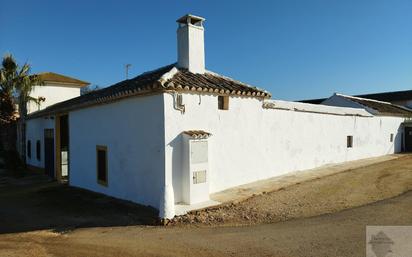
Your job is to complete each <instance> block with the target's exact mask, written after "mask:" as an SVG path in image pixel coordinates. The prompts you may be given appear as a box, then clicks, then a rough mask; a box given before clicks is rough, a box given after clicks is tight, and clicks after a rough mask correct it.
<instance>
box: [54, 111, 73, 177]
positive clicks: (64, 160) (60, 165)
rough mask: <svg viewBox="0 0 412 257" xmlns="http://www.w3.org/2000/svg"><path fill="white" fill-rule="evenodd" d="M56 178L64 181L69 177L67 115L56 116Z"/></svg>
mask: <svg viewBox="0 0 412 257" xmlns="http://www.w3.org/2000/svg"><path fill="white" fill-rule="evenodd" d="M55 125H56V178H57V180H58V181H61V182H66V181H68V179H69V170H70V169H69V156H70V155H69V152H70V147H69V134H70V133H69V116H68V115H67V114H64V115H59V116H57V117H56V124H55Z"/></svg>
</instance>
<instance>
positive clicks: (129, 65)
mask: <svg viewBox="0 0 412 257" xmlns="http://www.w3.org/2000/svg"><path fill="white" fill-rule="evenodd" d="M131 66H132V65H131V64H129V63H128V64H126V65H125V66H124V68H125V69H126V79H129V69H130V67H131Z"/></svg>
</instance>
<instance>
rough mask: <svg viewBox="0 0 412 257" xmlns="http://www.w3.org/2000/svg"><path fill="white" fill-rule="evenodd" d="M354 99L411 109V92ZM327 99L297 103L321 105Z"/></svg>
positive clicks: (363, 96) (397, 92) (380, 94)
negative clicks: (387, 103)
mask: <svg viewBox="0 0 412 257" xmlns="http://www.w3.org/2000/svg"><path fill="white" fill-rule="evenodd" d="M355 97H360V98H366V99H371V100H378V101H382V102H389V103H392V104H396V105H401V106H405V107H408V108H412V90H405V91H393V92H384V93H375V94H365V95H355ZM326 99H327V98H319V99H311V100H302V101H299V102H302V103H310V104H321V103H322V102H323V101H325V100H326Z"/></svg>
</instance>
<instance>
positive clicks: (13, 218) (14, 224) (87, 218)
mask: <svg viewBox="0 0 412 257" xmlns="http://www.w3.org/2000/svg"><path fill="white" fill-rule="evenodd" d="M157 216H158V211H157V210H156V209H154V208H152V207H148V206H142V205H138V204H134V203H131V202H127V201H121V200H118V199H115V198H111V197H108V196H105V195H102V194H97V193H93V192H90V191H87V190H83V189H79V188H74V187H70V186H68V185H64V184H59V183H57V182H55V181H51V180H50V179H49V178H47V177H46V176H44V175H29V176H25V177H22V178H15V177H12V176H9V175H8V174H6V173H5V172H3V173H0V233H14V232H27V231H33V230H39V229H51V230H54V231H56V232H60V233H64V232H66V231H70V230H73V229H75V228H85V227H108V226H128V225H153V224H155V223H156V220H157Z"/></svg>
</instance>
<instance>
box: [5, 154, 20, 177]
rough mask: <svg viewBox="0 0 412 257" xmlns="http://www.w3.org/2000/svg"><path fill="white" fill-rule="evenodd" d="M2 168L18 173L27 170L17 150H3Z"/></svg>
mask: <svg viewBox="0 0 412 257" xmlns="http://www.w3.org/2000/svg"><path fill="white" fill-rule="evenodd" d="M0 168H4V169H6V170H8V171H11V172H12V173H13V174H16V175H23V174H24V171H25V165H24V163H23V161H22V160H21V159H20V155H19V153H18V152H17V151H1V152H0Z"/></svg>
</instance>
